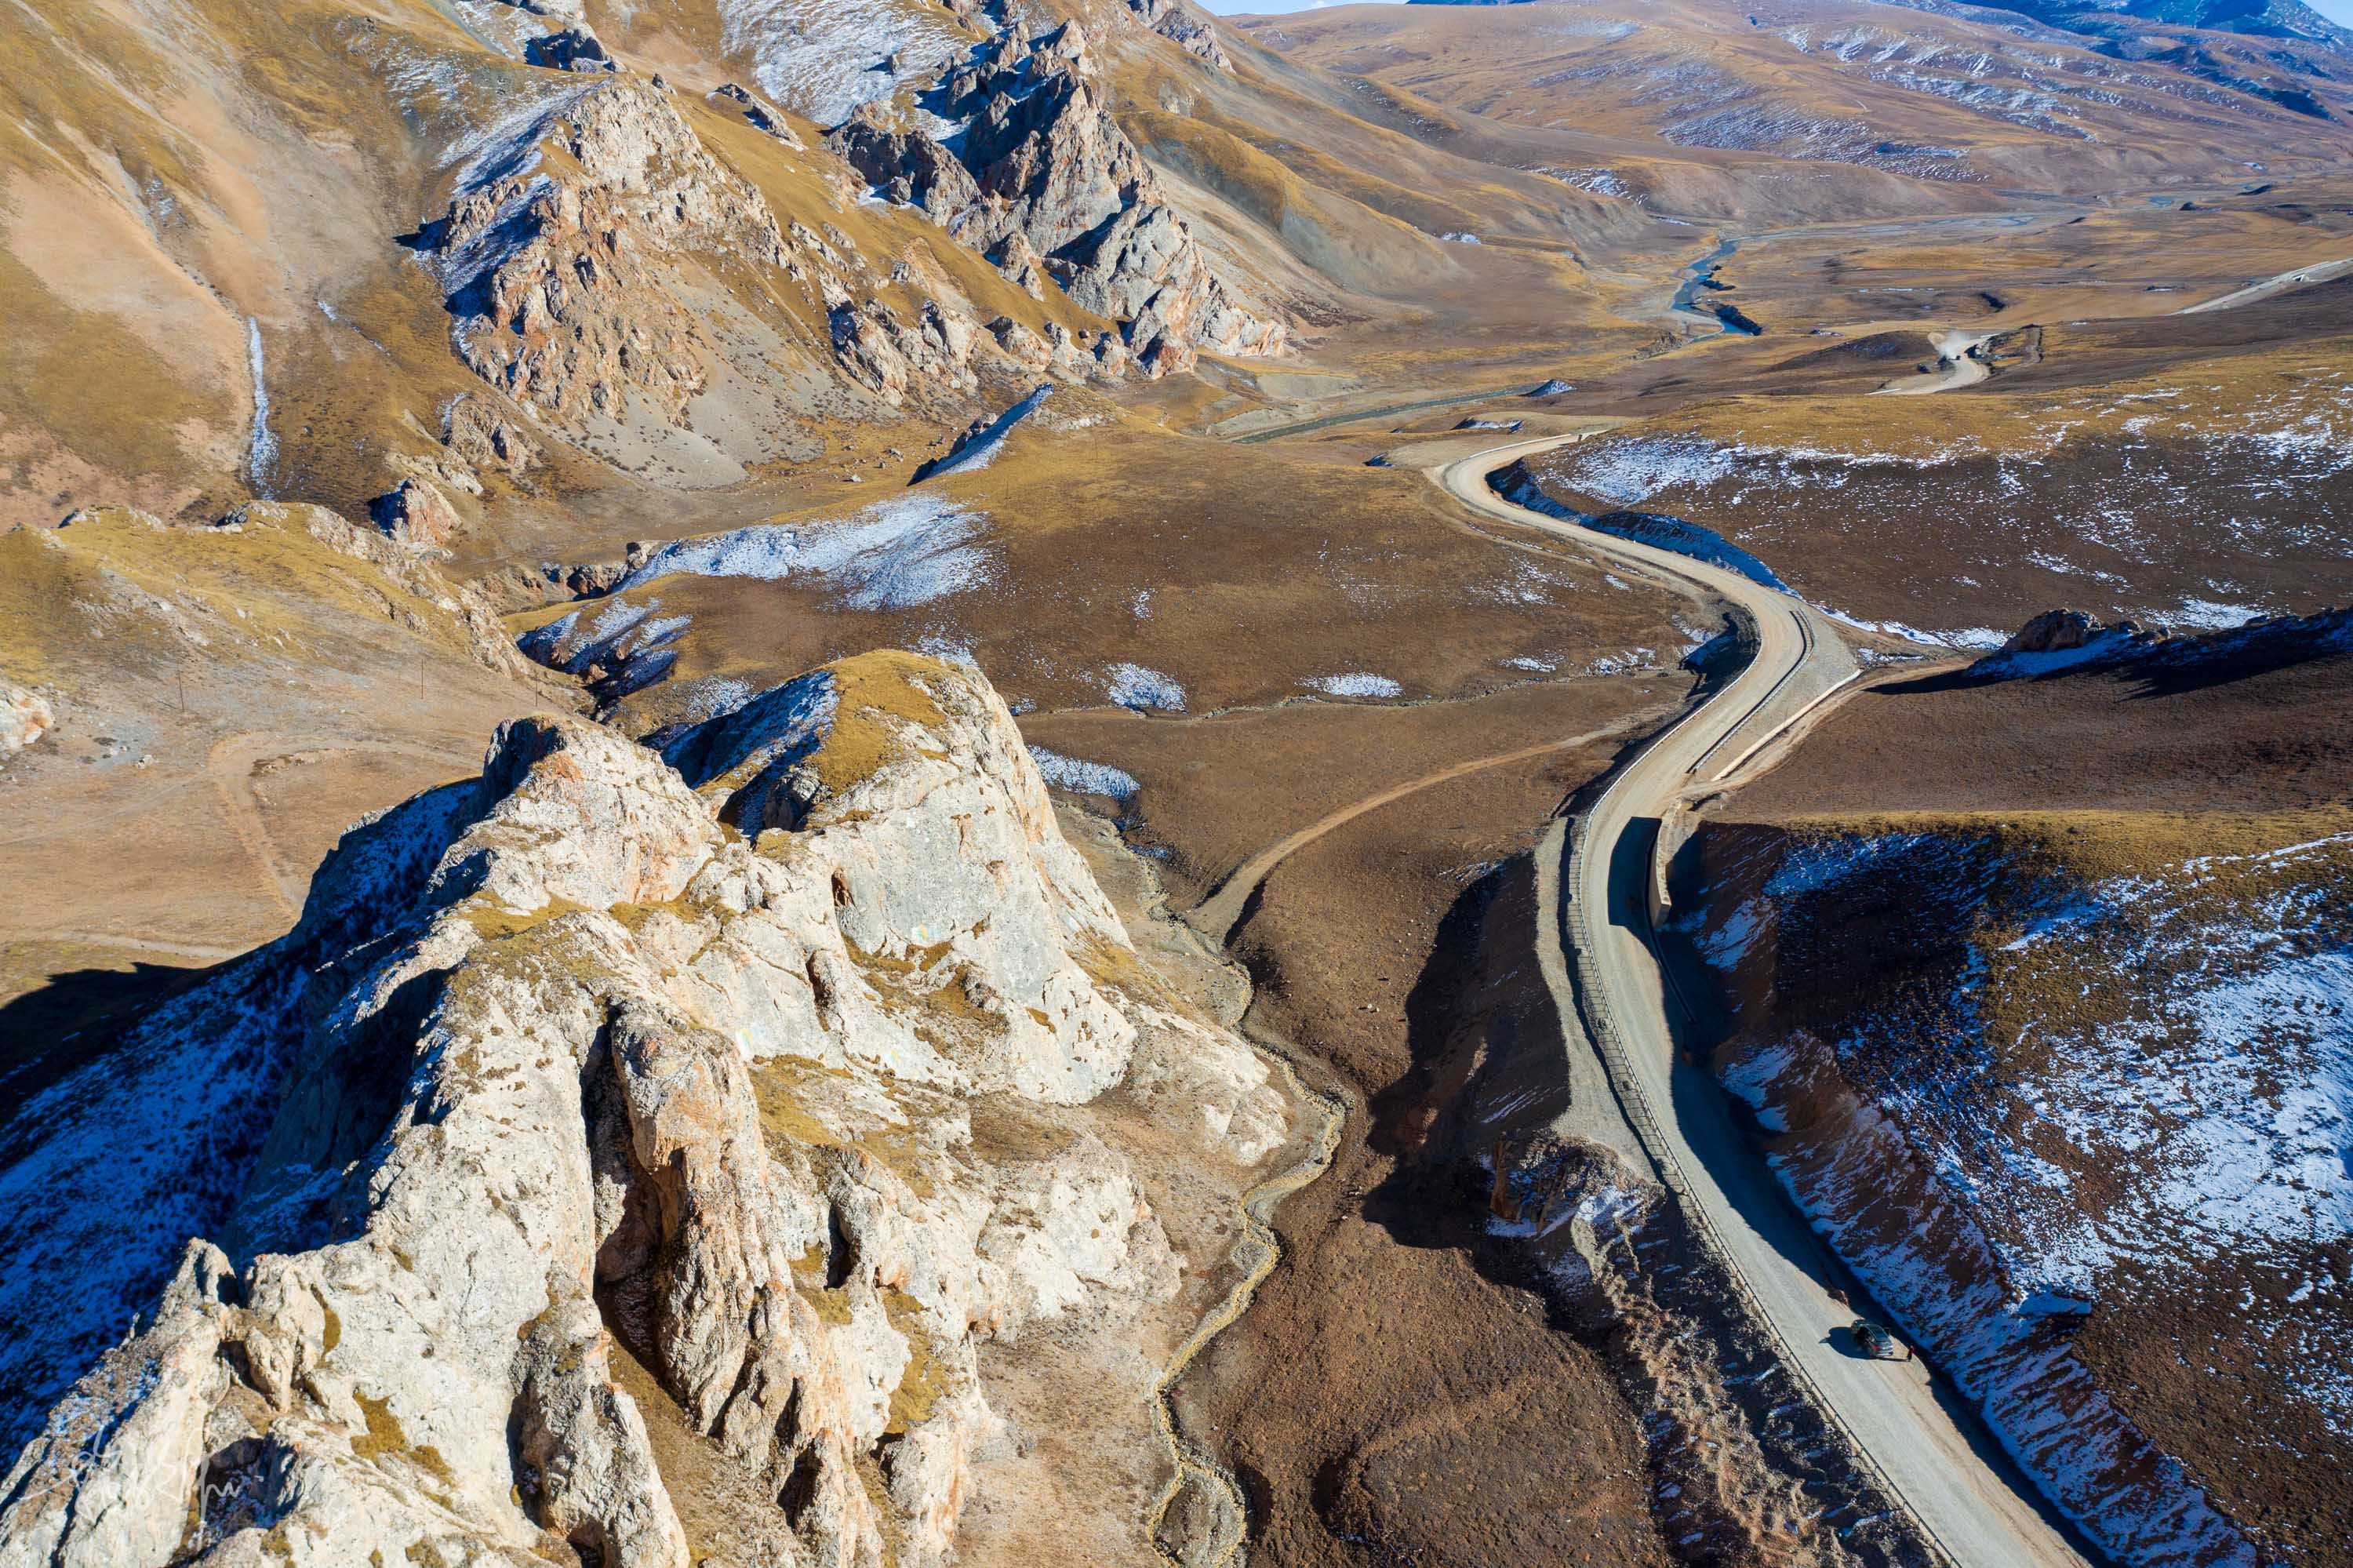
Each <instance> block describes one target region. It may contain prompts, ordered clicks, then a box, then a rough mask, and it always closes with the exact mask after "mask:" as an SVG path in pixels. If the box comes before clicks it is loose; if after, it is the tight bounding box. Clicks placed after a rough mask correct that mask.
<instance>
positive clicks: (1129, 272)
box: [829, 22, 1285, 376]
mask: <svg viewBox="0 0 2353 1568" xmlns="http://www.w3.org/2000/svg"><path fill="white" fill-rule="evenodd" d="M1095 74H1096V68H1095V64H1094V60H1093V58H1092V56H1091V55H1090V54H1089V53H1088V51H1087V48H1086V40H1085V38H1084V37H1083V36H1082V34H1081V32H1080V30H1079V27H1078V25H1077V24H1076V23H1074V22H1073V23H1066V24H1064V25H1063V26H1060V27H1059V28H1057V29H1055V30H1054V31H1053V32H1051V33H1049V34H1046V35H1044V36H1042V37H1032V36H1031V35H1030V33H1029V28H1028V26H1027V25H1026V24H1023V23H1019V22H1017V23H1016V24H1015V25H1014V26H1011V27H1009V28H1008V29H1007V30H1006V32H1005V33H1004V34H1003V35H1002V36H1000V37H999V38H998V39H997V41H996V42H995V43H994V44H992V45H990V46H988V47H987V48H986V49H985V50H984V51H983V52H982V53H981V54H980V55H977V56H976V57H975V58H974V59H973V60H972V61H971V62H969V63H967V64H965V65H962V66H959V67H957V68H956V69H955V70H954V71H953V72H951V73H950V74H949V75H948V76H947V78H946V79H945V80H944V82H943V83H942V84H941V86H940V88H939V90H938V93H939V96H940V98H941V101H942V103H943V107H942V109H941V110H940V111H939V112H940V113H941V114H943V115H944V116H945V117H946V118H947V119H949V120H951V121H954V122H958V123H960V124H962V126H963V128H964V129H963V132H962V134H961V135H960V137H958V138H957V140H956V145H955V151H954V152H953V153H951V152H950V151H949V150H948V149H947V148H946V147H945V146H944V145H943V144H941V143H939V142H937V141H935V140H934V138H933V137H932V135H931V133H930V132H928V131H926V130H924V129H923V128H922V127H920V126H912V125H911V126H907V127H904V128H901V129H892V128H889V127H887V126H886V125H885V124H884V123H883V122H881V120H880V119H878V118H876V117H875V116H873V115H872V114H871V113H861V114H860V116H858V117H855V118H853V119H852V120H850V121H849V122H848V123H846V124H845V125H843V126H841V127H840V128H839V129H838V130H837V131H836V132H834V133H833V135H832V136H831V138H829V144H830V145H831V146H832V147H833V148H834V150H835V151H836V152H838V153H839V154H841V155H842V157H844V158H845V159H847V160H848V161H849V164H851V166H853V167H854V168H856V169H857V170H858V171H859V172H860V174H861V175H864V176H865V177H866V178H867V180H868V181H869V182H870V183H871V184H872V185H875V186H877V187H880V188H881V189H883V190H884V191H885V192H886V193H888V194H890V195H891V196H893V198H894V199H898V200H902V201H912V202H914V203H916V204H918V205H920V206H921V207H923V208H924V210H925V211H927V212H928V213H930V214H931V216H932V217H933V218H934V220H935V221H936V222H938V223H939V224H941V225H942V226H943V227H944V228H946V229H947V230H948V232H949V233H950V234H952V235H954V236H955V238H957V239H959V240H961V241H962V242H964V243H965V244H966V245H969V246H971V247H973V248H974V249H977V250H980V251H982V252H983V253H985V254H987V255H989V256H991V257H992V258H995V259H996V260H997V262H998V265H999V266H1000V267H1001V268H1002V269H1003V270H1005V272H1006V275H1007V276H1008V278H1011V279H1012V280H1013V281H1015V282H1016V283H1018V284H1019V285H1021V286H1022V287H1024V288H1026V289H1030V290H1031V291H1033V292H1035V291H1038V290H1039V288H1040V287H1042V285H1040V284H1039V283H1038V280H1037V273H1038V270H1039V268H1040V267H1042V268H1043V269H1044V270H1045V271H1046V272H1048V273H1049V274H1050V275H1051V276H1052V277H1053V279H1054V280H1055V281H1057V282H1059V283H1060V285H1061V286H1062V288H1063V290H1064V291H1066V292H1068V293H1069V295H1070V296H1071V299H1072V300H1074V301H1076V302H1078V303H1079V304H1081V305H1082V306H1084V307H1085V308H1086V309H1088V310H1091V311H1093V312H1095V313H1097V314H1099V315H1103V316H1107V317H1109V318H1111V319H1112V320H1113V321H1116V322H1119V323H1122V326H1123V329H1124V334H1125V336H1126V343H1127V347H1128V349H1129V350H1130V352H1131V354H1132V355H1134V361H1135V363H1137V364H1138V365H1140V366H1142V367H1143V369H1144V370H1145V373H1146V374H1147V375H1152V376H1160V375H1165V374H1167V373H1169V372H1171V371H1176V370H1181V369H1184V368H1186V367H1187V366H1190V365H1191V364H1192V363H1193V360H1194V357H1195V355H1196V354H1197V353H1198V350H1200V349H1204V348H1207V349H1214V350H1216V351H1217V352H1219V353H1223V354H1240V355H1271V354H1278V353H1280V352H1282V347H1283V343H1284V336H1285V330H1284V328H1283V326H1282V323H1279V322H1272V321H1268V320H1265V319H1263V318H1261V317H1260V316H1258V315H1255V314H1253V313H1251V312H1250V311H1249V310H1247V309H1245V308H1243V307H1242V306H1241V305H1240V304H1239V303H1238V302H1236V301H1235V300H1234V299H1233V297H1232V295H1231V294H1230V292H1229V291H1228V288H1227V285H1226V283H1225V282H1224V281H1223V280H1222V279H1220V278H1219V276H1218V275H1217V274H1216V272H1215V271H1214V270H1212V269H1211V268H1210V266H1209V262H1208V257H1207V255H1206V254H1205V253H1204V252H1203V251H1202V249H1201V247H1200V244H1199V242H1198V241H1197V240H1196V239H1195V238H1193V235H1192V231H1191V230H1190V229H1189V228H1187V226H1186V223H1185V220H1184V218H1183V217H1180V216H1179V215H1178V214H1177V212H1176V209H1175V208H1174V207H1171V206H1170V205H1169V203H1168V199H1167V196H1166V192H1165V191H1164V190H1163V189H1162V187H1161V185H1160V182H1159V177H1158V176H1157V175H1155V174H1154V173H1153V171H1152V168H1151V166H1150V165H1149V164H1146V163H1145V161H1144V155H1143V154H1141V153H1139V152H1138V151H1136V147H1135V143H1133V142H1131V141H1130V140H1129V139H1128V137H1127V133H1126V132H1124V131H1122V130H1121V129H1120V128H1119V124H1118V122H1116V121H1115V120H1114V119H1113V117H1112V114H1111V112H1110V111H1109V109H1108V108H1107V107H1106V106H1105V104H1104V101H1103V95H1102V92H1101V90H1100V89H1099V88H1098V87H1097V86H1096V84H1095Z"/></svg>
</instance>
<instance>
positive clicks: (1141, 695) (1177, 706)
mask: <svg viewBox="0 0 2353 1568" xmlns="http://www.w3.org/2000/svg"><path fill="white" fill-rule="evenodd" d="M1104 689H1105V690H1106V691H1107V692H1108V693H1109V694H1110V695H1111V700H1112V701H1113V702H1115V703H1117V704H1118V705H1120V706H1121V707H1124V708H1134V709H1135V710H1136V711H1138V712H1139V713H1142V712H1147V711H1153V710H1157V711H1160V712H1163V713H1176V714H1181V713H1183V712H1184V711H1185V688H1184V687H1183V686H1181V685H1179V684H1177V683H1176V678H1175V677H1174V676H1170V675H1164V674H1162V673H1160V672H1159V671H1157V670H1155V669H1153V668H1152V667H1151V666H1149V665H1146V664H1114V665H1113V666H1112V668H1111V673H1110V676H1109V678H1108V679H1107V680H1106V681H1105V683H1104Z"/></svg>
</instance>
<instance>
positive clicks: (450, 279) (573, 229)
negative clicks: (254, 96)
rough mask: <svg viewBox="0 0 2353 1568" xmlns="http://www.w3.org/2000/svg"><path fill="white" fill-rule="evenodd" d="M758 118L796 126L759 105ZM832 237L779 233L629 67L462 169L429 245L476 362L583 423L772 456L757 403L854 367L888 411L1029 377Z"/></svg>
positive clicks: (964, 318)
mask: <svg viewBox="0 0 2353 1568" xmlns="http://www.w3.org/2000/svg"><path fill="white" fill-rule="evenodd" d="M731 101H733V100H731ZM742 107H743V110H744V113H745V115H746V117H747V118H752V117H755V116H756V117H758V118H759V119H766V120H767V121H768V123H769V125H770V126H771V127H772V128H776V127H780V126H781V122H777V121H776V120H774V119H773V117H770V116H768V115H767V114H766V112H765V110H764V109H763V108H762V106H760V105H759V104H758V103H757V102H755V101H751V100H750V99H749V96H748V95H745V98H744V101H742ZM754 123H757V120H756V119H755V120H754ZM772 133H773V131H772ZM778 140H779V141H780V142H783V141H784V139H783V138H778ZM784 145H785V147H786V149H788V150H789V149H790V148H792V147H795V146H797V143H793V142H784ZM824 228H826V229H827V232H823V233H821V232H819V230H818V229H817V228H810V227H809V226H808V225H807V224H806V223H803V222H801V221H799V220H798V219H789V220H780V219H779V217H778V216H777V214H776V210H775V209H774V208H773V207H770V205H769V204H768V201H767V199H766V198H765V196H762V195H761V193H760V192H759V190H758V189H756V188H755V187H754V185H752V184H751V183H750V182H749V181H748V180H746V179H745V178H744V177H743V175H740V174H738V173H736V172H735V171H734V170H733V169H731V168H729V167H728V166H727V165H726V164H723V163H722V162H721V161H720V160H719V159H718V158H717V157H715V156H714V155H713V154H712V152H711V151H710V149H709V148H708V147H706V146H705V145H704V143H702V139H701V138H700V137H699V136H697V135H696V133H695V132H694V130H693V128H692V127H691V125H689V124H688V123H687V122H686V120H685V118H684V117H683V116H681V114H680V112H679V111H678V109H677V107H676V105H675V104H674V103H673V102H672V101H671V100H670V92H669V91H668V90H667V89H665V88H662V87H658V86H655V85H653V84H652V83H651V82H649V81H647V80H643V79H638V78H637V77H635V76H630V75H619V76H615V77H610V78H606V79H600V80H597V81H596V82H594V83H592V84H591V85H589V86H587V87H586V88H567V89H565V90H558V91H555V92H553V93H551V94H550V95H549V96H548V97H547V99H546V100H545V101H544V105H543V110H542V111H541V113H540V114H539V115H538V116H537V117H536V118H535V119H534V120H533V121H532V122H530V123H528V124H527V125H525V126H524V127H523V128H522V130H521V131H520V132H517V133H516V134H515V135H514V136H513V137H512V140H511V144H510V145H509V146H508V148H507V149H506V150H505V152H504V153H503V154H500V155H496V156H491V157H488V158H487V159H485V160H480V161H478V162H477V164H475V165H473V166H471V167H470V170H469V171H468V172H467V173H466V174H465V175H461V177H460V179H459V187H458V189H457V191H456V193H455V194H454V195H453V196H452V197H451V200H450V203H449V207H448V211H447V212H446V213H445V214H444V216H443V217H441V218H439V219H438V220H436V221H435V222H434V223H433V224H430V225H428V226H427V228H426V229H425V230H424V231H423V232H422V233H421V235H420V237H419V244H420V246H421V248H422V252H423V254H424V256H425V258H426V260H427V263H428V265H430V266H431V268H432V269H433V270H434V271H435V273H436V275H437V277H438V279H439V281H440V282H441V285H442V288H443V290H444V291H445V293H446V295H447V297H448V309H449V312H450V313H451V315H452V316H453V317H454V318H455V319H456V324H455V326H454V327H453V329H452V341H453V342H454V344H455V345H456V347H457V350H458V353H459V357H461V358H462V359H464V360H465V362H466V364H467V365H468V366H470V368H471V369H472V370H473V371H474V372H475V373H476V374H478V375H480V376H481V377H482V378H483V379H484V380H485V381H488V382H489V383H490V384H491V386H493V387H497V388H499V389H500V390H501V391H503V392H505V393H507V394H509V395H510V396H512V397H515V398H516V399H517V400H519V401H521V402H522V403H524V404H527V405H529V406H530V407H532V408H535V409H538V410H541V411H543V412H544V413H546V414H548V415H551V416H553V417H554V418H555V419H556V420H557V421H558V422H559V423H560V424H562V425H564V426H565V427H566V428H568V429H575V430H577V429H596V428H597V427H599V426H600V425H602V426H605V427H607V428H609V427H610V426H614V425H627V424H629V423H631V422H633V421H634V422H642V423H649V424H650V425H653V426H658V427H660V428H662V429H673V430H695V431H698V432H703V433H706V434H707V435H709V436H710V437H711V438H712V439H715V440H719V441H721V443H722V444H723V445H730V446H735V447H741V448H743V449H744V450H742V451H741V452H740V453H739V454H738V455H739V456H740V457H743V458H744V459H746V460H750V459H755V458H759V457H772V456H776V455H780V454H781V453H782V451H783V450H784V449H783V448H782V447H781V446H779V445H778V443H777V441H776V440H775V439H773V438H771V439H768V440H758V439H754V438H747V437H745V436H744V433H743V431H744V427H746V426H747V425H753V424H756V423H757V421H756V420H754V419H752V418H749V417H748V416H747V412H746V411H747V410H749V409H753V408H775V409H779V410H783V411H786V412H791V411H794V410H799V411H802V412H807V411H808V410H810V409H813V408H818V407H820V406H821V405H823V404H824V402H825V400H826V396H827V394H828V389H829V388H830V387H832V386H833V384H834V375H835V373H837V372H838V373H841V374H843V375H846V376H847V377H848V378H849V380H851V381H854V382H856V383H858V384H860V385H861V386H862V387H864V388H865V389H866V390H867V391H868V392H871V393H873V394H876V395H878V396H879V397H881V400H882V401H883V402H884V403H885V404H888V405H890V406H892V407H897V406H899V405H901V404H902V402H904V401H905V400H906V398H907V397H909V396H910V394H911V393H913V395H914V396H916V397H918V399H919V400H922V401H925V402H933V401H945V402H949V403H955V404H957V406H959V407H960V406H962V405H961V404H960V403H958V402H957V400H958V399H962V398H965V397H969V395H971V394H972V393H974V392H976V390H977V389H978V387H979V385H980V376H981V374H982V373H983V372H985V371H987V372H993V373H995V374H997V375H1011V374H1015V373H1016V371H1015V366H1014V365H1013V363H1012V362H1011V361H1010V360H1009V359H1008V358H1006V357H1005V356H1004V355H1001V354H1000V353H999V351H998V349H997V343H996V340H995V339H994V338H993V337H992V336H991V334H989V333H987V331H984V330H983V329H982V328H981V326H980V323H978V322H977V321H976V320H975V319H974V318H973V317H972V315H971V314H970V313H969V312H968V311H966V310H965V308H964V306H963V305H962V303H961V302H959V299H958V297H957V296H956V295H955V292H954V291H953V290H949V289H944V288H943V289H936V290H934V291H930V292H929V293H928V294H926V296H925V297H924V298H923V300H922V301H921V302H920V304H919V305H918V306H917V307H916V309H915V318H914V319H913V321H909V320H907V319H905V317H904V316H903V314H902V311H901V310H900V309H897V308H894V307H893V306H892V305H891V304H890V303H888V302H885V301H884V300H882V299H881V298H880V297H879V295H878V293H877V289H878V287H879V285H881V282H882V281H883V280H882V279H881V275H880V274H878V273H877V272H876V271H875V270H874V269H873V268H872V267H871V265H870V264H869V263H868V262H867V260H865V258H863V257H862V256H860V254H859V252H858V249H857V247H856V245H855V244H854V243H853V242H852V241H851V240H850V239H849V237H848V236H847V235H846V234H844V233H842V232H841V231H840V230H839V228H834V227H833V226H831V225H826V226H824ZM892 281H905V280H902V279H900V278H897V277H894V278H893V279H892ZM788 302H794V303H797V308H794V303H788ZM805 318H806V319H813V320H815V321H818V322H820V323H824V324H823V326H822V327H821V328H820V329H819V330H818V332H816V333H811V332H810V330H809V329H808V328H807V326H806V325H805V324H804V320H805ZM828 360H829V361H830V364H829V365H828V364H827V363H826V362H827V361H828ZM870 407H871V405H870ZM464 433H465V434H467V435H468V436H469V437H475V436H478V435H480V432H477V431H474V430H471V429H469V430H468V431H466V432H464ZM455 434H457V432H453V435H455ZM473 444H474V445H476V446H478V447H480V446H484V445H487V446H489V447H490V448H491V455H492V456H493V457H495V458H496V459H498V460H499V461H500V464H501V466H506V467H510V468H513V467H515V466H517V465H526V466H527V464H528V462H529V461H530V458H529V456H528V455H527V453H528V443H527V441H522V440H517V439H516V438H515V437H512V436H509V437H507V438H506V439H505V440H503V441H501V440H500V438H499V434H498V433H497V432H491V433H490V434H488V435H487V436H481V439H480V440H474V441H473ZM511 453H512V454H515V455H512V456H511V455H510V454H511Z"/></svg>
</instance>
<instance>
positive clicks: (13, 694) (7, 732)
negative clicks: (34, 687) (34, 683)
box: [0, 681, 58, 751]
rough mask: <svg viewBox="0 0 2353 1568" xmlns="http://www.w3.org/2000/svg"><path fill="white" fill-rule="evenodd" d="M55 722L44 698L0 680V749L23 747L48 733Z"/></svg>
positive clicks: (56, 716)
mask: <svg viewBox="0 0 2353 1568" xmlns="http://www.w3.org/2000/svg"><path fill="white" fill-rule="evenodd" d="M57 722H58V715H56V714H55V713H54V712H53V711H51V709H50V707H49V703H48V699H47V698H46V697H44V696H42V695H41V694H39V693H38V692H28V691H26V689H25V688H24V687H22V686H19V685H16V684H15V683H12V682H8V681H0V751H22V750H24V749H25V747H28V746H30V745H32V744H33V743H34V742H35V741H37V740H39V739H40V738H41V736H45V735H47V734H48V733H49V731H50V730H51V729H52V728H54V727H55V726H56V725H57Z"/></svg>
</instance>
